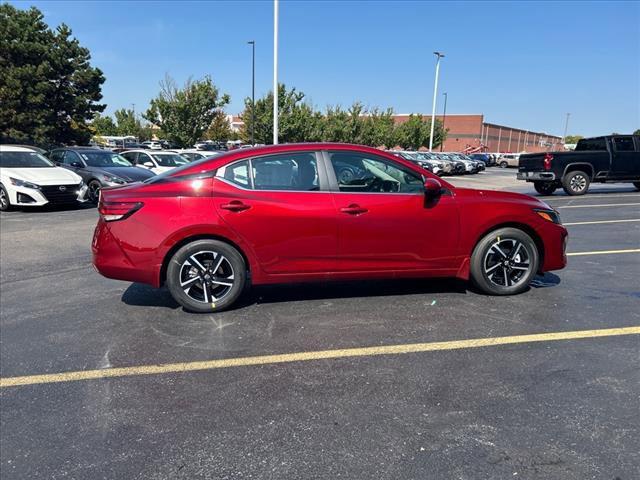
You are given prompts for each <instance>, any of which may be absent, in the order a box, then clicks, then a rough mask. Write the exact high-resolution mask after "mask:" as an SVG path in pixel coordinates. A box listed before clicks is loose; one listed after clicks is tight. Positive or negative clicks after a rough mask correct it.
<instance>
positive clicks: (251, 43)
mask: <svg viewBox="0 0 640 480" xmlns="http://www.w3.org/2000/svg"><path fill="white" fill-rule="evenodd" d="M247 44H249V45H255V44H256V42H255V40H251V41H249V42H247Z"/></svg>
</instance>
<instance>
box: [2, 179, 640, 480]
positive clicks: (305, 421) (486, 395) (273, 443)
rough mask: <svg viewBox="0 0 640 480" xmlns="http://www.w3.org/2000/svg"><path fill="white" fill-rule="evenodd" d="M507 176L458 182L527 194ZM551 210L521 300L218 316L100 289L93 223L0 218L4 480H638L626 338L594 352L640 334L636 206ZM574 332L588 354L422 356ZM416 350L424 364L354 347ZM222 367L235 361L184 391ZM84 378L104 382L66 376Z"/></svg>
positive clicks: (53, 214) (347, 295)
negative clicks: (548, 261) (547, 267)
mask: <svg viewBox="0 0 640 480" xmlns="http://www.w3.org/2000/svg"><path fill="white" fill-rule="evenodd" d="M514 176H515V171H514V170H498V169H490V170H488V171H486V172H484V173H481V174H478V175H474V176H465V177H459V178H458V177H456V178H454V179H453V180H452V183H454V184H456V185H459V186H471V187H475V188H506V189H512V190H515V191H521V192H526V193H530V194H533V189H532V188H531V186H530V185H525V184H524V183H521V182H520V183H519V182H516V181H515V180H514ZM547 201H548V202H549V203H550V204H551V205H553V206H554V207H555V208H557V209H558V211H559V212H560V214H561V216H562V220H563V222H564V223H565V224H566V225H567V228H568V229H569V234H570V240H569V248H568V251H569V252H570V253H571V254H573V255H572V256H570V258H569V266H568V267H567V269H565V270H563V271H560V272H555V273H552V274H547V275H545V276H544V277H540V278H538V279H537V281H536V282H535V286H534V288H532V289H531V290H530V291H529V292H526V293H524V294H522V295H519V296H516V297H487V296H483V295H479V294H476V293H474V292H473V291H471V290H467V288H466V285H464V284H461V283H460V282H456V281H442V280H424V281H410V282H407V281H402V282H398V281H395V282H394V281H375V282H374V281H372V282H353V283H346V282H345V283H337V284H319V285H301V286H287V287H283V286H278V287H275V286H274V287H263V288H256V290H255V291H254V292H253V293H251V294H250V296H248V297H247V298H246V299H245V300H244V302H243V304H242V305H241V306H240V307H239V308H236V309H234V310H231V311H228V312H223V313H219V314H215V315H194V314H189V313H186V312H184V311H183V310H182V309H181V308H179V307H178V306H177V304H176V303H175V302H174V301H173V300H172V299H171V296H170V295H169V293H168V292H166V291H164V290H160V291H157V290H154V289H152V288H150V287H146V286H143V285H137V284H129V283H125V282H117V281H111V280H107V279H105V278H103V277H101V276H100V275H98V274H97V273H95V272H94V271H93V269H92V268H91V265H90V261H91V255H90V242H91V235H92V231H93V227H94V225H95V221H96V211H95V209H94V208H88V207H84V208H81V209H78V210H65V211H41V210H40V211H17V212H9V213H6V214H4V213H3V214H2V216H1V217H0V250H1V255H0V262H1V263H0V270H1V271H0V282H1V292H2V304H1V306H2V311H1V319H0V321H1V324H0V326H1V337H0V367H1V376H2V378H3V379H4V380H11V378H13V377H27V379H26V380H25V383H31V384H30V385H22V386H11V385H8V384H7V385H3V387H2V388H1V389H0V395H1V400H2V412H1V419H0V420H1V425H0V426H1V428H2V432H3V435H2V437H1V440H2V445H1V454H0V470H1V471H2V476H3V478H38V477H40V478H273V479H277V478H284V477H299V478H336V477H346V478H389V479H397V478H507V477H509V478H563V479H564V478H576V479H583V478H611V479H613V478H616V477H617V478H621V479H627V478H636V477H637V476H638V475H639V474H640V454H639V453H638V452H640V435H639V432H640V419H639V417H638V410H639V408H640V400H639V398H640V369H639V368H638V358H639V353H640V336H638V335H637V333H638V331H639V330H637V329H636V330H624V331H621V332H624V333H625V334H616V335H611V336H607V337H595V335H597V331H598V330H601V329H614V328H628V327H637V326H639V325H640V309H638V304H639V303H640V301H639V300H640V291H639V288H638V274H639V273H640V193H639V192H635V191H634V190H633V188H632V187H627V186H625V185H615V186H609V185H604V186H595V187H593V189H592V193H591V194H589V195H587V196H584V197H567V196H564V195H554V196H552V197H548V198H547ZM596 222H597V223H596ZM599 222H610V223H599ZM602 252H609V253H602ZM573 331H580V332H582V333H581V336H583V337H584V338H579V339H563V340H552V338H553V337H551V336H548V337H543V339H542V340H541V341H538V342H526V343H516V341H515V338H514V339H511V340H510V341H507V342H505V343H506V344H504V345H497V346H484V347H481V348H471V345H470V344H469V343H464V342H462V343H460V344H455V345H449V347H450V348H449V347H447V348H446V349H442V350H435V351H429V347H428V346H429V345H432V344H433V342H447V341H455V340H461V341H464V340H469V339H486V338H503V337H517V338H520V336H523V335H529V334H546V333H548V334H552V333H556V332H573ZM629 332H635V333H634V334H629ZM408 344H424V345H423V346H424V348H423V350H425V351H419V350H420V349H418V348H416V351H413V352H410V353H398V352H395V353H392V354H389V355H372V353H373V352H372V351H371V350H349V349H360V348H365V347H377V346H402V345H408ZM327 350H331V351H333V353H332V354H330V355H327V354H320V353H318V352H323V351H327ZM398 350H400V349H398ZM300 352H304V353H305V355H304V356H300V357H296V360H298V361H292V362H286V363H282V362H279V361H278V357H272V358H270V359H269V358H267V359H265V360H264V364H263V365H251V363H252V361H251V358H253V357H256V356H265V355H278V354H288V353H300ZM352 354H353V356H351V355H352ZM223 359H239V360H235V361H236V364H237V365H236V366H231V365H230V364H229V363H223V362H219V363H211V362H210V363H206V364H203V365H200V366H201V367H202V368H201V369H198V370H194V371H189V372H180V370H184V369H189V368H191V367H194V366H198V364H194V363H191V362H209V361H211V360H223ZM280 360H282V359H280ZM160 364H162V365H166V364H168V365H170V367H167V368H165V370H164V371H163V372H162V373H158V374H151V375H146V374H144V373H146V372H145V370H144V369H141V368H140V367H146V366H153V365H160ZM222 367H224V368H222ZM113 369H121V370H113ZM95 370H97V371H99V372H104V375H103V374H102V373H98V374H96V376H97V377H101V376H102V377H104V376H105V375H108V374H109V372H114V371H115V372H116V373H117V374H116V375H115V376H112V377H110V378H94V379H87V380H79V381H68V380H72V379H73V373H72V374H70V375H66V373H68V372H80V371H95ZM43 374H52V375H53V376H51V377H36V376H38V375H43Z"/></svg>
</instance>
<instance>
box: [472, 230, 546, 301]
mask: <svg viewBox="0 0 640 480" xmlns="http://www.w3.org/2000/svg"><path fill="white" fill-rule="evenodd" d="M539 258H540V255H539V253H538V248H537V246H536V244H535V242H534V241H533V239H532V238H531V237H530V236H529V235H527V234H526V233H525V232H523V231H522V230H519V229H517V228H501V229H499V230H496V231H494V232H491V233H489V234H488V235H486V236H485V237H484V238H483V239H482V240H480V241H479V242H478V244H477V245H476V248H475V249H474V250H473V254H472V255H471V280H472V282H473V283H474V285H476V287H478V288H479V289H480V290H482V291H483V292H484V293H488V294H490V295H514V294H517V293H521V292H523V291H524V290H526V289H527V288H528V286H529V283H530V282H531V280H533V277H535V275H536V272H537V271H538V264H539V261H540V260H539Z"/></svg>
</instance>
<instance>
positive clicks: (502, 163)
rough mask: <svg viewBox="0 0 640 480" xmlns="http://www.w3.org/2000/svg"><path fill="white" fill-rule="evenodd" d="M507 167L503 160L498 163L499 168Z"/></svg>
mask: <svg viewBox="0 0 640 480" xmlns="http://www.w3.org/2000/svg"><path fill="white" fill-rule="evenodd" d="M508 166H509V164H508V163H507V162H505V161H504V160H503V161H502V162H500V168H507V167H508Z"/></svg>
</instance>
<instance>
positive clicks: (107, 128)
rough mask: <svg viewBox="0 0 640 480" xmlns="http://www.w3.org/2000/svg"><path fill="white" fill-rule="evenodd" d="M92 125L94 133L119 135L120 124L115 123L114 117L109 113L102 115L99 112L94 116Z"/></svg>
mask: <svg viewBox="0 0 640 480" xmlns="http://www.w3.org/2000/svg"><path fill="white" fill-rule="evenodd" d="M91 127H92V129H93V134H94V135H98V136H104V135H118V126H117V125H116V124H115V123H114V121H113V118H111V117H110V116H108V115H107V116H102V115H100V114H98V115H96V116H95V117H93V121H92V122H91Z"/></svg>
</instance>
